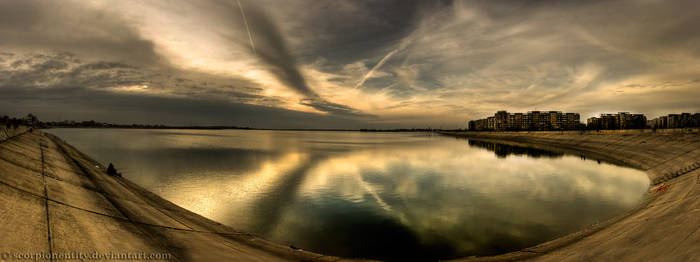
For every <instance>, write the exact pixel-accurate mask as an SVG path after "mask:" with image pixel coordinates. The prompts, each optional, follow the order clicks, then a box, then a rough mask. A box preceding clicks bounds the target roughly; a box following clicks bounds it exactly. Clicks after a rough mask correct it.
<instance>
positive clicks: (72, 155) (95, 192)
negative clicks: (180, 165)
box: [0, 130, 344, 261]
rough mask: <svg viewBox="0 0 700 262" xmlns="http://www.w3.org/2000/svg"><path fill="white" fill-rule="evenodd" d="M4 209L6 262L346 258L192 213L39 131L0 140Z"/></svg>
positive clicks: (0, 255) (0, 250)
mask: <svg viewBox="0 0 700 262" xmlns="http://www.w3.org/2000/svg"><path fill="white" fill-rule="evenodd" d="M0 211H1V212H0V260H2V261H5V260H6V261H10V260H16V259H18V258H25V259H31V260H34V259H36V258H37V257H36V256H37V255H38V256H40V257H38V258H40V259H39V260H47V261H48V260H63V259H65V258H68V257H71V256H72V257H74V258H75V257H78V256H88V257H91V256H102V257H101V258H102V259H105V258H107V259H108V260H111V259H109V258H110V256H112V258H115V256H116V258H120V257H121V258H123V257H125V256H129V255H130V256H131V257H132V258H137V259H136V260H143V259H145V258H161V259H162V260H169V261H339V260H344V259H340V258H337V257H331V256H324V255H320V254H316V253H312V252H307V251H303V250H299V249H293V248H291V247H289V246H283V245H279V244H275V243H272V242H269V241H266V240H264V239H261V238H259V237H255V236H252V235H250V234H246V233H242V232H238V231H235V230H233V229H231V228H229V227H226V226H224V225H221V224H219V223H217V222H214V221H211V220H209V219H207V218H204V217H202V216H199V215H197V214H195V213H192V212H190V211H187V210H185V209H183V208H181V207H179V206H177V205H175V204H173V203H171V202H169V201H167V200H164V199H162V198H160V197H159V196H157V195H155V194H153V193H151V192H148V191H147V190H144V189H143V188H141V187H139V186H137V185H135V184H133V183H132V182H130V181H129V180H127V179H124V178H121V177H113V176H109V175H107V173H106V169H105V167H104V166H103V165H101V164H100V163H98V162H96V161H94V160H92V159H91V158H90V157H88V156H86V155H84V154H83V153H81V152H79V151H78V150H76V149H75V148H73V147H72V146H70V145H68V144H67V143H65V142H63V141H61V140H60V139H59V138H57V137H55V136H53V135H50V134H47V133H44V132H42V131H40V130H34V131H31V132H25V133H23V134H21V135H16V136H13V137H11V138H9V139H6V140H4V141H2V142H0ZM138 256H140V257H138ZM52 258H53V259H52ZM61 258H63V259H61ZM93 258H94V257H93Z"/></svg>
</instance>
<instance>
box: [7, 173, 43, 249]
mask: <svg viewBox="0 0 700 262" xmlns="http://www.w3.org/2000/svg"><path fill="white" fill-rule="evenodd" d="M0 166H2V164H0ZM0 174H1V173H0ZM0 210H2V212H0V221H1V222H0V252H7V253H9V254H22V253H41V252H44V253H48V252H49V240H48V228H47V226H46V204H45V200H44V199H42V198H38V197H36V196H33V195H30V194H27V193H26V192H22V191H19V190H17V189H14V188H10V187H8V186H7V185H3V184H0ZM3 260H4V259H3ZM7 260H12V259H7Z"/></svg>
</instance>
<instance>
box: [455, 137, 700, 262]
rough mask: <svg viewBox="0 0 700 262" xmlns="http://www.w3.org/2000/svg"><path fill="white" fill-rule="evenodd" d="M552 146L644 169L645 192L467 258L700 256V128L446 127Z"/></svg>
mask: <svg viewBox="0 0 700 262" xmlns="http://www.w3.org/2000/svg"><path fill="white" fill-rule="evenodd" d="M443 134H444V135H450V136H457V137H464V138H468V139H474V140H481V141H490V142H496V143H504V144H511V145H520V146H528V147H535V148H540V149H547V150H552V151H557V152H564V153H569V154H575V155H581V156H584V157H588V158H593V159H598V160H605V161H608V162H613V163H617V164H622V165H626V166H630V167H634V168H638V169H641V170H644V171H645V172H646V173H647V175H648V176H649V179H650V181H651V186H650V188H649V192H648V193H647V195H645V200H643V201H642V203H641V204H640V205H639V206H638V207H636V208H635V209H633V210H629V211H627V212H625V213H623V214H620V215H619V216H617V217H614V218H612V219H610V220H608V221H604V222H601V223H598V224H596V225H592V226H590V227H588V228H585V229H583V230H581V231H579V232H576V233H573V234H570V235H567V236H564V237H561V238H558V239H555V240H552V241H549V242H547V243H543V244H540V245H537V246H534V247H530V248H526V249H523V250H520V251H516V252H511V253H507V254H503V255H499V256H493V257H470V258H464V259H460V260H461V261H504V260H541V261H700V244H699V243H700V132H699V131H698V129H685V130H656V132H654V131H652V130H621V131H599V132H597V131H586V132H578V131H565V132H561V131H547V132H542V131H540V132H444V133H443Z"/></svg>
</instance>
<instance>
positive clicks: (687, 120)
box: [649, 113, 700, 128]
mask: <svg viewBox="0 0 700 262" xmlns="http://www.w3.org/2000/svg"><path fill="white" fill-rule="evenodd" d="M649 126H650V127H652V128H686V127H700V113H695V114H691V113H681V114H669V115H667V116H661V117H658V118H654V119H653V120H651V121H650V123H649Z"/></svg>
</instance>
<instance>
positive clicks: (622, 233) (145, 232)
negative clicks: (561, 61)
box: [0, 129, 700, 261]
mask: <svg viewBox="0 0 700 262" xmlns="http://www.w3.org/2000/svg"><path fill="white" fill-rule="evenodd" d="M650 131H651V130H615V131H603V132H596V131H586V132H581V131H537V132H532V131H530V132H440V134H442V135H447V136H454V137H457V138H460V137H461V138H467V139H474V140H483V141H489V142H497V143H502V144H511V145H519V146H527V147H532V148H539V149H546V150H550V151H555V152H564V153H568V154H574V155H581V156H586V157H588V158H593V159H598V160H604V161H607V162H611V163H613V164H619V165H625V166H629V167H633V168H637V169H641V170H643V171H645V172H646V173H647V175H648V176H649V178H650V181H651V184H650V189H649V191H648V193H647V199H645V200H643V201H642V203H640V204H639V205H638V206H637V207H636V208H633V209H631V210H628V211H626V212H624V213H622V214H619V215H617V216H615V217H613V218H611V219H609V220H606V221H602V222H600V223H598V224H595V225H591V226H589V227H586V228H583V229H582V230H580V231H578V232H575V233H572V234H569V235H566V236H563V237H560V238H557V239H554V240H551V241H549V242H546V243H542V244H539V245H536V246H533V247H529V248H525V249H522V250H519V251H514V252H510V253H505V254H501V255H495V256H488V257H466V258H459V259H455V260H454V261H504V260H506V261H507V260H525V259H533V260H545V261H562V260H569V261H571V260H574V261H578V260H587V259H595V260H612V259H618V260H619V259H620V258H624V259H626V260H654V261H679V260H680V261H684V260H692V259H698V258H700V247H696V246H697V245H696V244H695V243H699V242H700V226H698V225H700V132H699V131H698V130H697V129H689V130H688V129H683V130H664V131H661V132H650ZM657 131H658V130H657ZM0 149H2V150H0V195H1V196H2V197H1V198H0V208H2V209H3V210H6V211H8V212H6V213H7V215H5V216H4V217H3V218H4V219H5V221H6V222H5V223H2V224H0V230H2V232H7V233H6V234H5V235H4V236H0V243H2V244H0V251H5V252H9V253H21V252H30V251H31V252H32V253H39V252H45V253H61V252H71V251H72V252H76V251H85V252H86V253H89V252H94V251H100V252H125V251H128V252H146V251H152V252H167V253H168V254H172V255H173V259H172V260H175V261H191V260H197V261H198V260H203V261H210V260H214V261H218V260H226V261H230V260H246V261H368V260H362V259H351V258H340V257H333V256H325V255H321V254H317V253H314V252H309V251H304V250H300V249H296V248H294V247H293V246H291V245H290V246H284V245H281V244H278V243H273V242H271V241H268V240H265V239H262V238H260V237H256V236H253V235H251V234H247V233H245V232H238V231H235V230H233V229H231V228H229V227H227V226H224V225H222V224H220V223H217V222H215V221H212V220H209V219H207V218H204V217H202V216H200V215H197V214H195V213H193V212H190V211H188V210H186V209H184V208H181V207H179V206H177V205H175V204H173V203H171V202H169V201H167V200H165V199H163V198H161V197H159V196H157V195H156V194H154V193H152V192H149V191H147V190H145V189H143V188H141V187H140V186H138V185H136V184H134V183H133V182H131V181H129V180H127V179H125V178H121V177H112V176H109V175H107V174H106V169H105V167H104V166H103V165H102V164H100V163H98V162H97V161H95V160H93V159H92V158H90V157H89V156H87V155H85V154H84V153H82V152H80V151H78V150H77V149H75V148H74V147H72V146H71V145H69V144H67V143H66V142H64V141H62V140H61V139H59V138H57V137H55V136H54V135H51V134H48V133H45V132H43V131H41V130H34V131H32V132H24V133H18V134H15V135H14V136H12V137H10V138H0ZM695 176H698V180H697V181H696V178H695ZM664 186H665V187H664ZM662 187H664V189H663V190H660V188H662ZM2 240H4V241H2ZM669 250H671V251H675V252H672V253H669Z"/></svg>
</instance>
